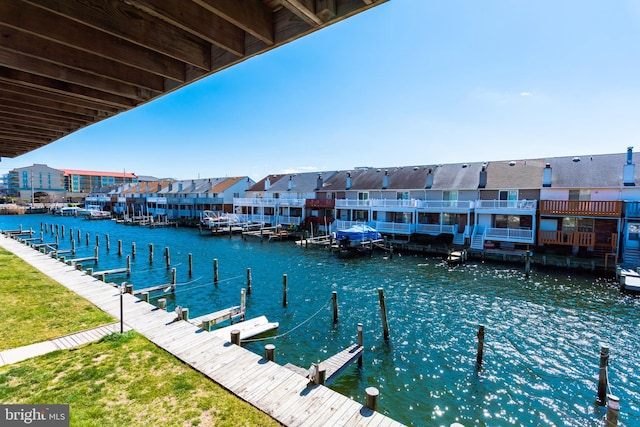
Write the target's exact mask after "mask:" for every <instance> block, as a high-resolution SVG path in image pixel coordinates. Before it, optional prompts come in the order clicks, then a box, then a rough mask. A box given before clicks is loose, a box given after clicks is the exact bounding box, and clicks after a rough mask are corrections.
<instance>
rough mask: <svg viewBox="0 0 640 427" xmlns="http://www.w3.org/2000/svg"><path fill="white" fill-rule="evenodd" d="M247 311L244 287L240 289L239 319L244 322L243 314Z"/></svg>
mask: <svg viewBox="0 0 640 427" xmlns="http://www.w3.org/2000/svg"><path fill="white" fill-rule="evenodd" d="M246 311H247V297H246V293H245V290H244V289H241V290H240V313H241V314H240V321H241V322H244V314H245V313H246Z"/></svg>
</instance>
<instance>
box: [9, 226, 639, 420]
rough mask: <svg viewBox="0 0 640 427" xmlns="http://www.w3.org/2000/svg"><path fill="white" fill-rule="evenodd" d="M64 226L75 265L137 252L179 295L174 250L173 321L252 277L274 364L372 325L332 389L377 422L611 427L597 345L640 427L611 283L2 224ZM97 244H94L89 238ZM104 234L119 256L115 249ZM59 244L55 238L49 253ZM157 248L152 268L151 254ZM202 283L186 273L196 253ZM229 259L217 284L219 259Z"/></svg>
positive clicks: (632, 332)
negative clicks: (370, 404)
mask: <svg viewBox="0 0 640 427" xmlns="http://www.w3.org/2000/svg"><path fill="white" fill-rule="evenodd" d="M41 222H44V223H46V224H54V225H55V224H58V225H63V224H64V225H65V234H66V236H65V238H64V239H61V240H60V242H61V249H65V248H69V247H70V244H71V243H70V240H69V231H68V230H69V228H70V227H71V228H73V229H74V236H75V235H76V230H78V229H80V230H81V233H82V242H81V244H79V245H78V252H77V255H76V256H78V257H84V256H92V255H93V247H94V245H95V236H96V234H97V235H98V236H99V238H100V262H99V263H98V265H97V266H93V265H85V268H86V267H94V268H95V269H96V270H106V269H110V268H117V267H124V265H125V257H124V256H123V257H119V256H118V255H117V247H118V240H122V242H123V248H124V253H125V255H126V254H127V253H130V252H131V243H132V242H136V247H137V257H136V259H135V260H134V261H133V262H132V269H133V272H132V274H131V277H130V278H128V279H126V278H125V277H120V278H113V279H110V280H113V281H117V282H118V283H120V282H121V281H122V280H127V281H128V282H130V283H133V284H134V287H135V288H136V289H141V288H145V287H148V286H153V285H159V284H165V283H169V282H170V280H171V273H170V270H167V268H166V265H165V261H164V258H163V253H164V248H165V247H169V248H170V256H171V267H172V268H173V267H175V268H176V269H177V282H178V287H177V290H176V293H175V295H168V296H166V297H167V299H168V302H169V309H173V308H174V307H175V306H176V305H182V306H183V307H188V308H189V311H190V316H191V317H195V316H199V315H203V314H206V313H210V312H212V311H216V310H219V309H222V308H225V307H228V306H231V305H237V304H239V300H240V290H241V289H242V288H244V287H246V274H247V268H251V271H252V279H253V280H252V295H250V296H249V297H248V308H247V315H248V317H254V316H259V315H266V316H267V317H268V318H269V320H271V321H278V322H280V328H279V330H278V332H277V334H278V335H277V336H276V337H271V338H268V339H266V340H263V341H260V342H255V343H250V344H248V345H247V347H248V348H249V349H251V350H253V351H255V352H256V353H259V354H262V352H263V347H264V345H265V344H267V343H273V344H275V346H276V361H277V362H278V363H280V364H285V363H288V362H290V363H293V364H296V365H299V366H302V367H308V366H309V365H310V364H311V363H312V362H316V361H319V360H323V359H325V358H327V357H328V356H330V355H332V354H333V353H336V352H337V351H339V350H340V349H342V348H344V347H347V346H348V345H350V344H351V343H353V342H355V340H356V336H357V324H358V323H363V325H364V337H365V356H364V363H363V367H362V369H360V370H359V369H358V368H357V366H356V365H353V366H352V367H350V368H349V369H348V370H347V371H346V372H345V373H344V374H342V376H340V377H339V378H338V380H337V381H336V383H334V384H333V385H332V388H334V389H335V390H337V391H339V392H340V393H343V394H345V395H347V396H351V397H353V398H354V399H356V400H357V401H359V402H362V403H364V400H365V396H364V390H365V388H366V387H369V386H375V387H377V388H378V389H379V391H380V401H379V410H380V411H381V412H383V413H385V414H387V415H389V416H390V417H392V418H394V419H396V420H398V421H400V422H402V423H405V424H408V425H416V426H449V425H450V424H451V423H453V422H460V423H462V424H464V425H465V426H466V427H470V426H580V427H583V426H594V427H595V426H601V425H602V417H603V416H604V415H605V413H606V409H604V408H600V407H597V406H595V405H594V401H595V398H596V395H597V381H598V363H599V353H600V344H601V343H608V344H609V346H610V349H611V357H610V371H609V380H610V384H611V391H612V392H613V394H616V395H617V396H618V397H620V399H621V406H622V410H621V413H620V424H619V425H621V426H640V363H639V361H638V355H639V354H640V334H639V328H638V326H639V324H640V298H638V297H631V296H627V295H623V294H621V293H620V292H619V291H618V290H617V287H616V286H615V284H613V283H612V282H610V281H609V280H605V279H599V278H594V277H591V276H581V275H578V274H576V273H574V272H571V273H569V272H564V273H563V272H558V271H555V272H542V271H535V270H534V271H533V274H532V276H531V278H529V279H526V278H525V277H524V274H523V272H522V268H521V267H520V266H518V268H516V267H515V266H510V265H507V266H503V265H498V264H481V263H474V262H470V263H467V264H466V265H463V266H458V267H455V268H448V267H447V266H445V265H444V264H443V263H442V262H441V261H440V260H438V259H434V258H426V257H424V256H415V255H409V254H403V255H402V256H401V255H398V254H397V255H396V256H394V258H393V259H388V258H386V257H384V256H383V255H381V254H379V255H374V257H373V258H368V257H367V258H356V259H348V260H342V259H338V258H337V257H336V256H335V255H332V254H329V253H328V252H325V251H320V250H314V249H309V250H305V249H301V248H298V247H296V246H295V245H294V244H293V243H292V242H276V243H266V242H265V243H260V242H259V241H257V240H250V241H243V240H241V239H240V238H239V237H234V238H231V239H229V238H228V237H210V236H200V235H199V234H198V232H197V230H194V229H179V230H176V229H152V230H150V229H146V228H139V227H129V226H123V225H119V224H115V222H113V221H86V220H82V219H77V218H61V217H53V216H49V215H34V216H19V217H16V216H0V229H3V230H7V229H15V228H18V226H19V225H20V224H22V225H23V227H25V228H28V227H33V228H34V229H35V230H36V231H37V233H38V235H39V230H40V223H41ZM87 232H89V234H90V245H89V246H87V245H86V244H85V235H86V233H87ZM105 234H109V236H110V241H111V250H110V251H109V252H107V251H106V244H105V241H106V238H105V237H104V236H105ZM54 240H55V237H54V236H53V235H51V234H50V233H49V229H47V232H46V233H45V241H47V242H52V241H54ZM150 243H153V244H154V253H155V256H154V262H153V264H150V263H149V249H148V245H149V244H150ZM189 253H192V254H193V260H194V261H193V263H194V267H193V268H194V271H193V275H192V276H191V277H190V276H189V274H188V254H189ZM214 258H216V259H218V261H219V278H220V282H219V284H218V285H217V286H215V285H214V284H213V261H212V260H213V259H214ZM283 274H287V276H288V307H287V308H283V307H282V277H283ZM379 287H381V288H383V289H384V293H385V299H386V304H387V313H388V317H389V325H390V334H391V337H390V340H389V342H388V343H385V341H384V339H383V335H382V325H381V315H380V307H379V301H378V293H377V289H378V288H379ZM332 291H337V292H338V302H339V313H340V314H339V316H340V320H339V324H338V325H337V326H334V325H333V322H332V310H331V304H330V303H331V292H332ZM481 324H482V325H485V327H486V329H485V353H484V362H485V363H484V367H483V369H482V370H481V371H479V372H478V371H476V369H475V358H476V348H477V338H476V334H477V331H478V326H479V325H481Z"/></svg>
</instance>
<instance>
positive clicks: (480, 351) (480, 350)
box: [476, 325, 484, 369]
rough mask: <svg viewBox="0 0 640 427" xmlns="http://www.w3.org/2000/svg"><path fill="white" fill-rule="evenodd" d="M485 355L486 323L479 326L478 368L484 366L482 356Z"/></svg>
mask: <svg viewBox="0 0 640 427" xmlns="http://www.w3.org/2000/svg"><path fill="white" fill-rule="evenodd" d="M483 355H484V325H480V327H479V328H478V353H477V355H476V369H480V368H481V367H482V357H483Z"/></svg>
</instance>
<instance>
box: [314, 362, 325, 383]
mask: <svg viewBox="0 0 640 427" xmlns="http://www.w3.org/2000/svg"><path fill="white" fill-rule="evenodd" d="M311 369H312V370H313V377H312V378H311V380H312V381H313V383H314V384H319V385H324V384H325V383H326V382H327V368H326V367H325V366H324V363H312V364H311Z"/></svg>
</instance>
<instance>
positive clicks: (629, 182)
mask: <svg viewBox="0 0 640 427" xmlns="http://www.w3.org/2000/svg"><path fill="white" fill-rule="evenodd" d="M635 169H636V165H634V164H633V147H629V148H627V164H626V165H624V166H623V167H622V183H623V184H624V186H625V187H633V186H635V185H636V183H635V182H634V175H635Z"/></svg>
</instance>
